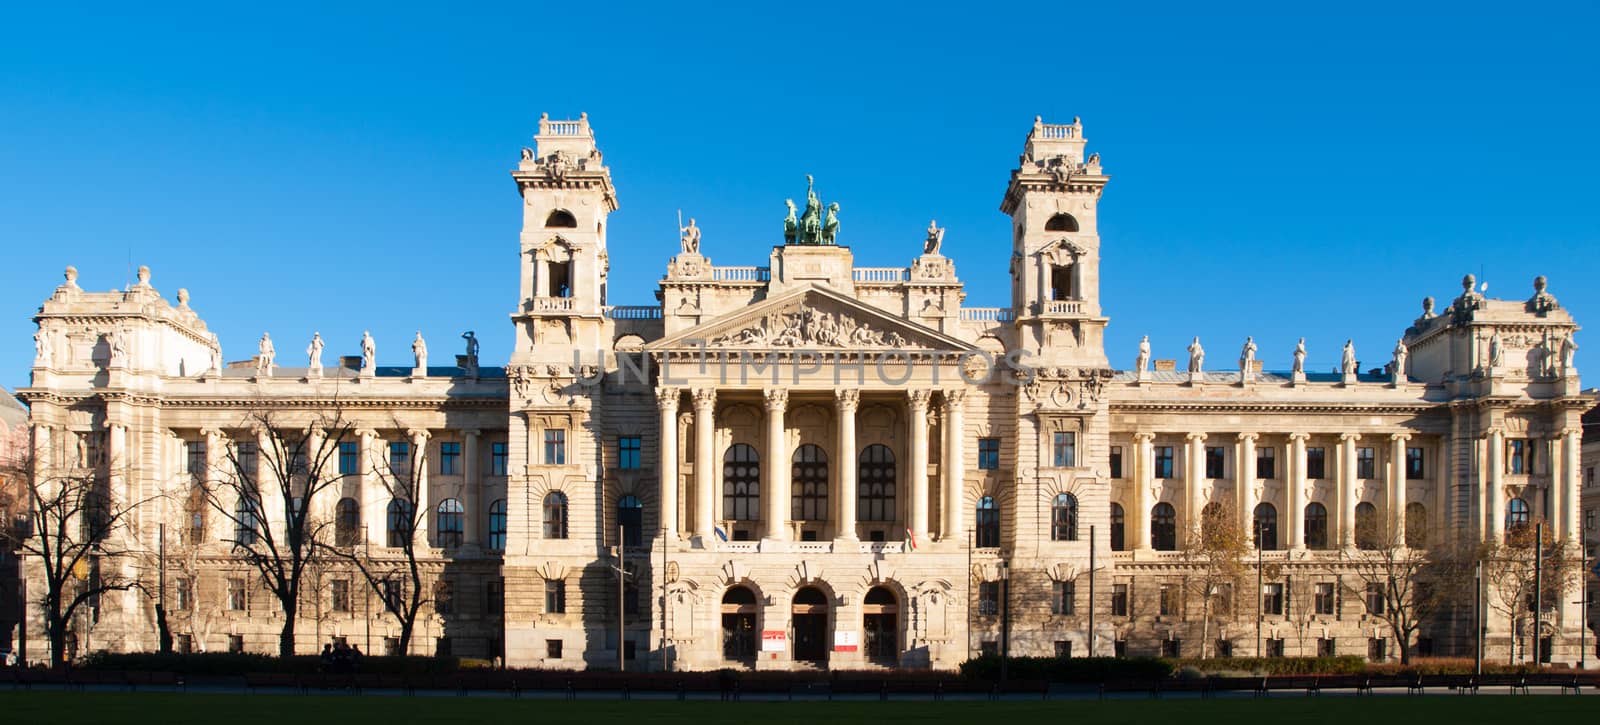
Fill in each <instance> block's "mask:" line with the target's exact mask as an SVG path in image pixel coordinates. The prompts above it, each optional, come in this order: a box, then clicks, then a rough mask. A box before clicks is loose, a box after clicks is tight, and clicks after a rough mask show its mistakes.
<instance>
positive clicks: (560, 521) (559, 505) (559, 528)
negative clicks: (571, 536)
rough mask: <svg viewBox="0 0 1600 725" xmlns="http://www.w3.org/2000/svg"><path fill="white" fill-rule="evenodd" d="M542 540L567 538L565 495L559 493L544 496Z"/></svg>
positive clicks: (552, 492) (554, 492)
mask: <svg viewBox="0 0 1600 725" xmlns="http://www.w3.org/2000/svg"><path fill="white" fill-rule="evenodd" d="M544 538H546V539H565V538H567V495H566V494H564V493H562V492H560V491H551V492H550V493H547V494H545V495H544Z"/></svg>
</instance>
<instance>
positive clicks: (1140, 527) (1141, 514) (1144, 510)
mask: <svg viewBox="0 0 1600 725" xmlns="http://www.w3.org/2000/svg"><path fill="white" fill-rule="evenodd" d="M1155 439H1156V436H1155V434H1154V433H1146V432H1140V433H1134V434H1133V440H1134V448H1135V449H1136V450H1137V454H1136V457H1135V459H1134V460H1135V463H1134V465H1135V466H1137V468H1136V469H1135V470H1134V478H1133V496H1132V500H1131V501H1130V502H1129V505H1130V506H1132V507H1133V511H1132V512H1131V513H1132V514H1133V516H1132V520H1133V523H1134V526H1133V531H1132V532H1131V536H1132V542H1131V543H1132V546H1131V547H1130V548H1132V549H1137V550H1139V551H1148V550H1149V549H1150V489H1152V488H1154V487H1155V467H1156V449H1155V446H1154V445H1153V444H1154V441H1155ZM1123 533H1124V534H1129V533H1130V532H1123ZM1123 543H1124V544H1127V543H1129V542H1128V541H1124V542H1123Z"/></svg>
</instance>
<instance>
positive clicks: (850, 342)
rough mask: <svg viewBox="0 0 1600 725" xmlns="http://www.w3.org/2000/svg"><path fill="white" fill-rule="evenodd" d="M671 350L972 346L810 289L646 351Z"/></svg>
mask: <svg viewBox="0 0 1600 725" xmlns="http://www.w3.org/2000/svg"><path fill="white" fill-rule="evenodd" d="M645 349H646V350H650V351H667V350H689V349H692V350H718V349H745V350H785V349H790V350H819V351H820V350H859V351H863V352H872V351H888V350H931V351H938V352H964V351H967V350H973V349H976V348H974V347H973V346H972V345H971V344H969V343H966V342H963V341H961V340H958V339H956V338H954V337H950V336H949V335H946V334H944V333H942V332H939V331H937V330H934V329H931V328H928V327H924V326H922V325H919V324H916V323H915V322H912V321H910V320H907V319H904V318H901V317H897V316H895V315H892V314H889V313H887V312H884V311H883V310H880V309H878V308H876V307H872V306H871V305H866V304H862V303H861V302H859V301H857V300H854V299H851V298H849V297H845V296H844V295H841V294H839V293H837V292H835V291H833V290H831V289H828V288H826V287H816V286H813V287H806V288H804V289H798V290H794V291H792V292H788V293H785V294H782V295H779V296H777V297H774V298H772V299H768V300H763V301H761V302H758V303H756V304H754V305H751V306H749V307H746V308H743V309H741V310H739V311H738V312H734V313H732V314H728V315H724V316H722V317H719V318H717V319H714V320H709V321H707V322H703V323H701V324H699V325H696V326H694V327H691V328H689V329H687V330H683V331H680V332H678V333H676V334H674V335H670V336H668V337H664V338H662V339H660V340H656V341H655V342H652V343H650V344H648V345H646V346H645Z"/></svg>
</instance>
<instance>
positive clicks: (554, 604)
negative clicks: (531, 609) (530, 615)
mask: <svg viewBox="0 0 1600 725" xmlns="http://www.w3.org/2000/svg"><path fill="white" fill-rule="evenodd" d="M544 613H545V614H566V613H567V581H566V580H565V579H546V580H544Z"/></svg>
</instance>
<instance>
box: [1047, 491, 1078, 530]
mask: <svg viewBox="0 0 1600 725" xmlns="http://www.w3.org/2000/svg"><path fill="white" fill-rule="evenodd" d="M1050 540H1051V541H1077V540H1078V499H1077V497H1075V496H1073V495H1072V494H1070V493H1058V494H1056V498H1055V500H1054V501H1052V502H1051V503H1050Z"/></svg>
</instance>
